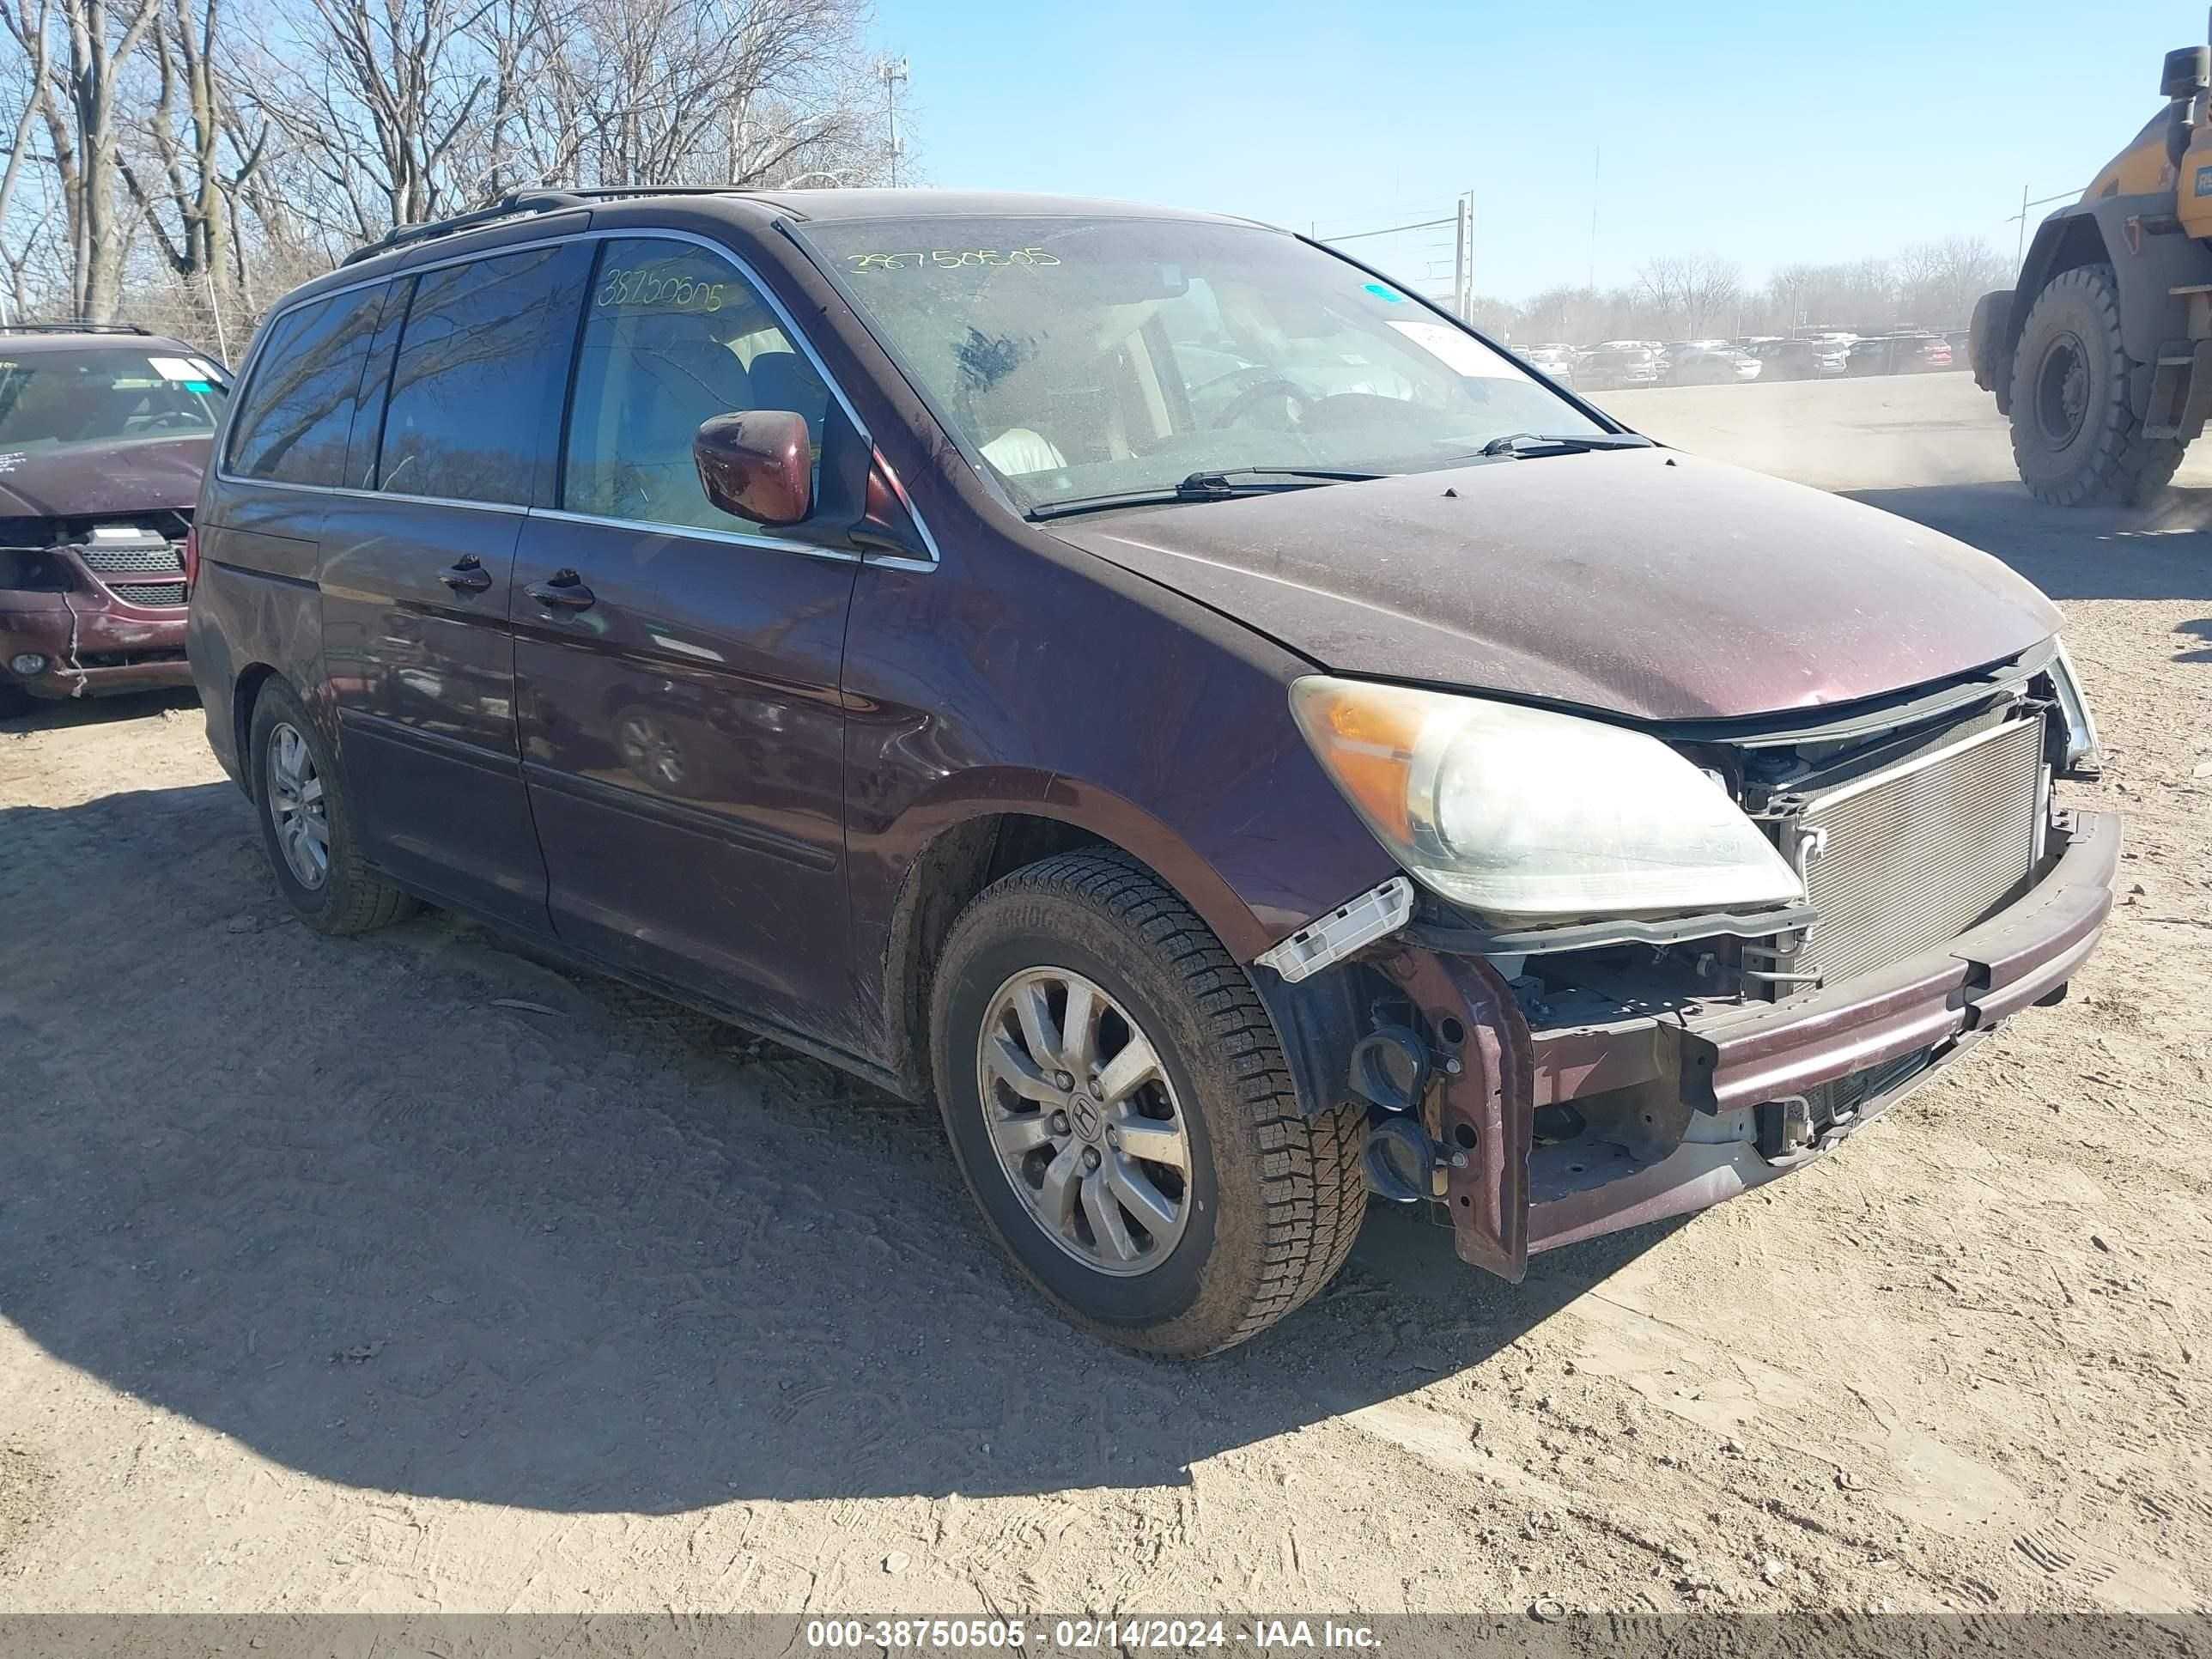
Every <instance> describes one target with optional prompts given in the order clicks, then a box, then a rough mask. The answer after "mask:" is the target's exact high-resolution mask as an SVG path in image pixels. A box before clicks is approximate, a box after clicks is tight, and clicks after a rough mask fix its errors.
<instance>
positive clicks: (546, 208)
mask: <svg viewBox="0 0 2212 1659" xmlns="http://www.w3.org/2000/svg"><path fill="white" fill-rule="evenodd" d="M583 205H584V198H583V197H581V196H579V195H578V194H576V192H575V191H568V190H516V191H508V192H507V194H506V195H504V196H502V197H500V198H499V200H497V201H496V202H494V203H493V204H491V205H490V206H489V207H481V208H477V209H474V210H471V211H470V212H467V213H457V214H455V215H454V216H453V217H452V218H450V219H431V220H428V221H426V222H423V223H422V224H419V225H401V226H400V227H398V228H397V229H396V230H392V231H388V232H386V234H384V235H383V236H381V237H380V238H378V239H377V240H375V241H374V242H371V243H370V244H368V246H366V247H357V248H356V249H355V250H354V251H353V252H350V253H349V254H347V255H346V257H345V258H343V259H342V260H341V261H339V263H340V264H342V265H352V264H360V263H361V262H362V260H363V259H368V258H374V257H375V256H376V255H377V254H380V253H389V252H392V250H393V249H394V248H402V247H407V246H411V245H412V244H414V243H416V242H427V241H428V240H431V239H432V238H433V237H437V236H451V235H453V234H454V233H456V232H457V231H464V230H474V229H475V228H477V226H478V225H488V224H490V223H491V222H493V221H494V220H496V219H512V218H515V217H517V216H521V215H524V214H531V213H558V212H560V211H562V210H563V209H565V208H574V207H581V206H583Z"/></svg>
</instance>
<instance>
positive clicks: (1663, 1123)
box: [1255, 641, 2119, 1279]
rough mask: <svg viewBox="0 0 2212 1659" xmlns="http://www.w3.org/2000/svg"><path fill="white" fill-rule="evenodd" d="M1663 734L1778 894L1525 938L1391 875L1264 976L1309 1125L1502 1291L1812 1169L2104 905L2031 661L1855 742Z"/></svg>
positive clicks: (2083, 748) (2067, 713)
mask: <svg viewBox="0 0 2212 1659" xmlns="http://www.w3.org/2000/svg"><path fill="white" fill-rule="evenodd" d="M1656 735H1659V736H1662V738H1664V740H1665V741H1666V742H1667V743H1668V745H1669V746H1670V747H1671V748H1672V749H1674V750H1675V751H1676V752H1677V753H1678V754H1679V755H1680V756H1681V757H1682V758H1683V759H1685V760H1686V761H1688V762H1689V763H1692V765H1694V766H1696V767H1697V768H1698V769H1699V770H1700V771H1701V772H1703V773H1704V774H1705V776H1706V777H1707V778H1709V779H1711V781H1713V782H1714V783H1715V784H1716V785H1717V786H1718V787H1721V788H1723V789H1725V791H1726V792H1727V793H1728V796H1729V799H1730V800H1731V801H1733V802H1734V803H1735V806H1736V807H1737V808H1738V809H1740V810H1741V812H1742V813H1743V815H1744V816H1745V817H1746V818H1747V820H1748V821H1749V822H1750V823H1753V824H1754V825H1756V826H1757V828H1758V830H1759V834H1760V835H1761V836H1763V837H1764V838H1765V841H1766V842H1767V843H1768V845H1770V846H1771V848H1772V849H1773V850H1774V852H1775V853H1776V854H1778V857H1779V858H1780V860H1782V861H1783V863H1784V864H1785V865H1786V866H1788V867H1789V868H1790V870H1791V871H1792V872H1795V874H1796V877H1797V883H1796V886H1797V892H1796V895H1794V896H1786V897H1784V898H1782V899H1779V900H1777V901H1775V902H1766V903H1763V904H1759V905H1752V906H1735V907H1729V908H1723V909H1717V910H1713V911H1707V912H1702V913H1688V914H1683V915H1672V916H1654V915H1648V914H1647V915H1636V916H1630V917H1623V918H1607V917H1602V916H1584V917H1579V918H1575V919H1572V920H1560V921H1541V922H1538V923H1534V924H1531V923H1529V922H1528V921H1527V920H1526V919H1525V918H1524V919H1517V920H1513V921H1500V920H1498V919H1497V918H1494V917H1486V916H1484V915H1481V914H1480V913H1479V912H1477V911H1474V910H1473V909H1471V908H1468V907H1467V906H1464V905H1462V904H1457V903H1454V902H1450V901H1449V900H1447V899H1446V898H1444V897H1443V896H1440V895H1439V894H1438V893H1437V892H1436V891H1435V890H1433V888H1431V886H1429V885H1428V884H1422V885H1419V886H1416V885H1415V884H1413V883H1411V882H1408V881H1407V880H1405V879H1404V878H1399V879H1397V880H1396V881H1394V882H1393V883H1389V884H1385V886H1384V888H1383V889H1378V890H1377V892H1378V894H1382V895H1383V896H1384V897H1383V902H1380V903H1379V904H1378V903H1377V902H1375V901H1374V896H1363V898H1362V900H1355V901H1353V902H1352V903H1350V904H1347V905H1346V906H1345V907H1343V908H1341V909H1340V910H1338V911H1336V912H1333V913H1331V915H1328V916H1327V917H1324V918H1322V919H1320V920H1319V921H1316V923H1315V924H1314V925H1313V926H1311V927H1308V928H1307V929H1304V930H1303V931H1302V932H1301V933H1299V934H1297V935H1295V936H1293V938H1292V939H1287V940H1285V941H1284V942H1283V943H1282V944H1280V945H1277V946H1276V947H1275V948H1274V949H1273V950H1272V951H1268V952H1267V953H1266V954H1265V955H1264V956H1262V957H1261V958H1260V959H1259V964H1258V965H1259V968H1260V969H1261V971H1260V972H1258V973H1257V974H1256V975H1255V978H1256V979H1257V980H1258V981H1260V986H1261V994H1262V996H1263V998H1265V1000H1267V1003H1268V1005H1269V1007H1270V1010H1271V1012H1273V1015H1274V1017H1275V1019H1276V1023H1277V1024H1278V1027H1279V1030H1281V1031H1282V1032H1283V1034H1284V1036H1285V1052H1286V1054H1289V1056H1290V1058H1291V1064H1292V1067H1293V1070H1294V1072H1296V1073H1297V1076H1298V1079H1299V1084H1300V1088H1301V1091H1302V1098H1304V1100H1305V1101H1306V1102H1308V1103H1310V1105H1312V1106H1314V1107H1316V1108H1317V1109H1328V1108H1331V1107H1334V1106H1337V1105H1340V1104H1343V1103H1357V1104H1358V1106H1360V1107H1363V1108H1364V1109H1365V1110H1366V1112H1367V1114H1368V1116H1369V1159H1368V1178H1369V1185H1370V1189H1372V1190H1373V1191H1374V1192H1376V1194H1379V1195H1381V1196H1383V1197H1385V1198H1389V1199H1392V1200H1398V1201H1401V1202H1429V1203H1434V1204H1437V1205H1441V1206H1443V1208H1444V1209H1445V1210H1446V1211H1447V1212H1449V1222H1450V1225H1451V1226H1452V1229H1453V1232H1454V1236H1455V1243H1456V1246H1457V1249H1458V1253H1459V1255H1461V1256H1462V1258H1463V1259H1464V1260H1466V1261H1469V1262H1471V1263H1473V1264H1474V1265H1476V1266H1478V1267H1486V1268H1488V1269H1489V1270H1491V1271H1492V1272H1494V1273H1500V1274H1502V1275H1504V1277H1506V1278H1507V1279H1519V1278H1520V1277H1521V1276H1522V1273H1524V1272H1525V1270H1526V1266H1527V1260H1528V1255H1529V1253H1531V1252H1532V1251H1541V1250H1545V1249H1553V1248H1556V1247H1558V1246H1559V1245H1563V1244H1567V1243H1574V1242H1576V1241H1577V1240H1580V1239H1584V1238H1589V1237H1595V1236H1596V1235H1599V1234H1602V1233H1606V1232H1611V1231H1618V1230H1619V1229H1621V1228H1624V1227H1629V1226H1633V1225H1639V1224H1642V1223H1644V1222H1648V1221H1655V1220H1658V1219H1661V1218H1666V1217H1669V1216H1674V1215H1680V1214H1684V1213H1687V1212H1692V1211H1696V1210H1699V1209H1703V1208H1705V1207H1707V1206H1711V1205H1713V1204H1716V1203H1719V1202H1721V1201H1723V1200H1726V1199H1728V1198H1730V1197H1733V1196H1735V1194H1739V1193H1741V1192H1743V1191H1746V1190H1747V1189H1748V1188H1752V1187H1754V1186H1758V1185H1760V1184H1762V1183H1764V1182H1768V1181H1771V1180H1774V1179H1776V1178H1777V1177H1778V1176H1782V1175H1784V1174H1787V1173H1789V1172H1790V1170H1794V1169H1796V1168H1800V1167H1802V1165H1803V1164H1805V1163H1807V1162H1808V1161H1810V1160H1811V1159H1813V1158H1817V1157H1819V1156H1820V1155H1822V1154H1824V1153H1826V1152H1830V1151H1832V1150H1833V1149H1834V1148H1835V1147H1836V1146H1838V1145H1840V1144H1841V1143H1842V1141H1843V1140H1844V1139H1846V1138H1847V1137H1848V1136H1849V1135H1850V1134H1851V1133H1855V1132H1856V1131H1857V1129H1858V1128H1860V1127H1863V1126H1864V1125H1865V1124H1866V1123H1868V1122H1869V1121H1872V1120H1873V1119H1874V1118H1875V1117H1876V1116H1878V1115H1881V1113H1882V1112H1884V1111H1886V1110H1887V1109H1889V1108H1890V1107H1891V1106H1893V1105H1894V1104H1895V1103H1897V1102H1898V1101H1899V1100H1901V1099H1903V1098H1904V1097H1905V1095H1906V1094H1907V1093H1909V1092H1910V1091H1912V1090H1913V1089H1915V1088H1917V1086H1918V1085H1920V1084H1922V1083H1923V1082H1925V1081H1926V1080H1927V1079H1929V1077H1931V1076H1932V1075H1934V1073H1936V1071H1937V1070H1938V1069H1940V1068H1941V1067H1942V1066H1944V1065H1946V1064H1948V1062H1949V1061H1950V1060H1954V1059H1955V1058H1956V1057H1957V1056H1958V1055H1959V1054H1961V1053H1963V1052H1965V1050H1966V1048H1970V1047H1972V1045H1973V1044H1974V1043H1976V1042H1979V1041H1980V1040H1981V1039H1982V1038H1983V1037H1984V1036H1988V1035H1989V1034H1990V1031H1992V1030H1995V1029H1996V1027H1997V1025H1998V1024H2000V1023H2001V1022H2002V1020H2004V1019H2005V1018H2008V1017H2009V1016H2010V1015H2011V1014H2013V1013H2014V1012H2017V1011H2018V1010H2020V1009H2021V1008H2023V1007H2026V1006H2030V1005H2032V1004H2039V1003H2051V1002H2055V1001H2057V1000H2059V999H2060V998H2061V997H2063V995H2064V994H2065V990H2066V986H2067V982H2068V980H2069V977H2070V975H2072V974H2073V972H2074V971H2075V969H2076V968H2077V967H2078V966H2079V965H2080V963H2081V962H2082V960H2083V959H2084V958H2085V957H2087V955H2088V953H2089V951H2091V949H2092V948H2093V945H2094V944H2095V942H2096V939H2097V936H2098V934H2099V933H2100V931H2101V929H2102V927H2103V925H2104V922H2105V919H2106V915H2107V913H2108V912H2109V910H2110V908H2111V904H2112V884H2113V881H2114V878H2115V875H2116V872H2117V869H2118V857H2119V826H2118V819H2117V818H2116V817H2113V816H2112V815H2109V814H2102V813H2069V812H2067V811H2062V810H2060V809H2059V808H2057V805H2055V804H2054V801H2053V798H2052V780H2053V778H2054V776H2069V775H2083V774H2084V773H2086V772H2087V771H2090V770H2092V769H2093V768H2094V766H2095V763H2096V758H2095V751H2094V743H2095V737H2094V732H2093V729H2091V728H2090V726H2089V724H2088V718H2087V710H2086V708H2084V707H2083V706H2082V704H2081V699H2080V696H2079V693H2078V691H2077V690H2076V689H2075V687H2074V685H2073V684H2072V678H2071V673H2070V670H2069V668H2068V666H2067V665H2066V664H2065V661H2064V659H2063V653H2060V652H2058V651H2057V647H2056V642H2055V641H2052V642H2049V643H2048V644H2047V645H2046V646H2045V647H2040V648H2039V650H2038V651H2036V652H2033V653H2028V654H2027V656H2025V657H2023V658H2021V659H2018V660H2016V661H2015V662H2013V663H2010V664H2007V665H2001V666H2000V667H1999V668H1998V669H1996V670H1994V671H1990V672H1989V673H1986V674H1984V675H1978V676H1974V677H1969V678H1965V679H1962V680H1960V681H1959V682H1957V683H1954V684H1949V685H1947V686H1945V687H1942V688H1940V689H1939V690H1936V691H1934V692H1928V693H1923V694H1922V695H1919V696H1912V697H1906V698H1901V699H1897V700H1892V701H1891V702H1888V703H1887V704H1886V705H1885V706H1883V707H1881V708H1874V709H1871V710H1866V711H1861V712H1859V713H1857V714H1852V715H1850V716H1849V717H1847V718H1830V719H1827V720H1808V719H1807V718H1806V717H1805V716H1803V715H1802V714H1800V715H1797V716H1795V717H1793V718H1792V719H1790V720H1769V721H1765V722H1746V723H1737V724H1736V725H1735V726H1731V727H1729V728H1726V729H1716V728H1710V727H1708V728H1701V729H1697V730H1692V731H1687V732H1679V731H1678V732H1666V733H1660V734H1656ZM1415 748H1416V750H1418V745H1415ZM1399 889H1402V890H1403V891H1402V893H1400V892H1398V891H1396V890H1399ZM1363 918H1364V921H1362V920H1361V919H1363ZM1378 921H1389V923H1390V925H1389V926H1388V927H1380V926H1378Z"/></svg>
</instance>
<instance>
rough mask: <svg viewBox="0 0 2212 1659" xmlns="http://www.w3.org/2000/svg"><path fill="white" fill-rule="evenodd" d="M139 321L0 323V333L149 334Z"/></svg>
mask: <svg viewBox="0 0 2212 1659" xmlns="http://www.w3.org/2000/svg"><path fill="white" fill-rule="evenodd" d="M152 332H153V330H151V329H149V328H148V327H146V326H145V325H143V324H140V323H0V334H151V333H152Z"/></svg>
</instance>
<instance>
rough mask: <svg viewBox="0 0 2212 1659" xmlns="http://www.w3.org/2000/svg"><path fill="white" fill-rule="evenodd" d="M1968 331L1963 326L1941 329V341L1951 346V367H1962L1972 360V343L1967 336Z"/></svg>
mask: <svg viewBox="0 0 2212 1659" xmlns="http://www.w3.org/2000/svg"><path fill="white" fill-rule="evenodd" d="M1969 332H1970V331H1968V330H1966V329H1963V328H1947V329H1945V330H1944V331H1943V343H1944V344H1945V345H1948V346H1949V347H1950V348H1951V367H1952V368H1966V365H1967V363H1968V362H1970V361H1972V343H1971V341H1970V340H1969V339H1968V334H1969Z"/></svg>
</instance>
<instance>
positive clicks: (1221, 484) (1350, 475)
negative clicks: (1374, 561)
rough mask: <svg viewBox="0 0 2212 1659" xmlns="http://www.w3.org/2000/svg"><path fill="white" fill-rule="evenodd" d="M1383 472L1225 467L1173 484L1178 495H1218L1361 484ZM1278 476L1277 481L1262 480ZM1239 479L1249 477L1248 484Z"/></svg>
mask: <svg viewBox="0 0 2212 1659" xmlns="http://www.w3.org/2000/svg"><path fill="white" fill-rule="evenodd" d="M1383 477H1389V474H1388V473H1384V472H1347V471H1343V470H1342V469H1341V468H1338V467H1326V466H1224V467H1217V468H1215V469H1214V470H1213V471H1210V472H1194V473H1192V474H1191V475H1190V477H1188V478H1185V479H1184V480H1183V481H1182V483H1179V484H1177V485H1176V494H1177V495H1219V494H1220V493H1221V492H1222V491H1223V490H1225V489H1226V490H1236V491H1243V490H1248V489H1304V488H1305V487H1306V486H1307V485H1309V484H1325V483H1366V482H1367V481H1368V480H1369V479H1370V478H1383ZM1268 478H1279V479H1281V480H1283V482H1282V483H1263V482H1261V481H1262V480H1264V479H1268ZM1238 479H1250V480H1251V481H1252V482H1250V483H1237V480H1238Z"/></svg>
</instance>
